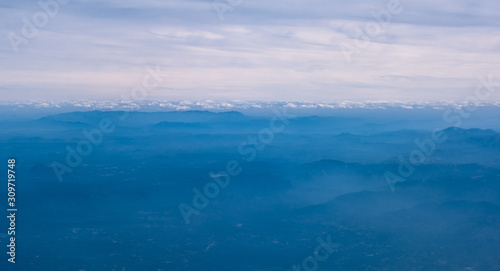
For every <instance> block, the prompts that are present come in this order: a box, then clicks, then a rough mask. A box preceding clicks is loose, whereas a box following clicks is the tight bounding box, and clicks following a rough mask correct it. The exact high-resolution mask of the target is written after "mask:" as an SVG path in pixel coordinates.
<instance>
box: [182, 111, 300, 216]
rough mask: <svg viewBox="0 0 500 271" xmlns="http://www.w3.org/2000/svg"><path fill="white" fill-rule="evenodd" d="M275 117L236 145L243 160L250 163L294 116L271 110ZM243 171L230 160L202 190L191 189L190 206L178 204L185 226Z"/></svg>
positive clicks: (214, 174) (211, 174)
mask: <svg viewBox="0 0 500 271" xmlns="http://www.w3.org/2000/svg"><path fill="white" fill-rule="evenodd" d="M273 112H274V114H275V116H274V117H273V118H272V119H271V120H269V127H268V128H263V129H261V130H260V131H259V132H258V133H257V135H250V136H248V138H247V139H246V140H244V141H242V142H241V143H240V144H239V145H238V148H237V149H238V153H239V154H240V155H241V156H242V158H243V160H244V161H246V162H247V163H251V162H253V161H254V160H255V158H256V157H257V154H258V153H259V152H262V151H263V150H264V149H265V147H266V146H267V145H269V144H271V142H273V140H274V136H275V134H279V133H282V132H283V131H284V130H285V128H286V127H287V126H288V125H289V124H290V121H289V119H290V118H294V117H295V116H293V115H289V114H287V113H286V112H285V108H282V111H281V112H280V111H278V110H276V109H273ZM242 171H243V168H242V167H241V165H240V163H239V162H238V161H236V160H231V161H228V162H227V163H226V167H225V170H222V171H219V172H218V173H214V172H213V171H210V172H209V174H208V175H209V177H210V178H211V179H212V181H211V182H208V183H206V184H205V186H204V187H203V189H202V190H200V189H198V188H196V187H195V188H193V194H194V195H193V200H192V205H188V204H185V203H181V204H179V206H178V208H179V211H180V213H181V215H182V217H183V218H184V222H186V224H190V223H191V220H190V217H191V216H192V215H199V214H200V211H201V210H203V209H205V208H206V207H207V206H208V205H209V204H210V199H214V198H216V197H217V196H218V195H219V193H220V192H221V189H225V188H226V187H227V186H228V185H229V183H230V182H231V177H236V176H238V175H239V174H240V173H241V172H242Z"/></svg>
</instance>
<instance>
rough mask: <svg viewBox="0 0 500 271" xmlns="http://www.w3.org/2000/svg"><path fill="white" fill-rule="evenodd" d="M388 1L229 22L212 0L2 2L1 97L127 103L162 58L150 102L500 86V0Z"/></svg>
mask: <svg viewBox="0 0 500 271" xmlns="http://www.w3.org/2000/svg"><path fill="white" fill-rule="evenodd" d="M47 1H49V0H42V2H47ZM52 1H55V0H52ZM66 1H68V0H66ZM391 1H395V0H391ZM391 1H386V0H366V1H355V0H351V1H328V0H303V1H296V0H287V1H282V0H273V1H270V0H267V1H263V0H229V3H232V4H233V5H234V7H232V11H229V10H228V11H227V12H225V13H224V15H223V17H224V19H223V20H221V19H220V18H219V16H218V14H217V12H216V10H215V9H214V6H213V3H214V1H201V0H199V1H194V0H134V1H132V0H108V1H102V0H72V1H71V0H70V1H69V2H68V3H66V4H60V5H59V10H58V12H56V13H55V14H51V15H53V16H52V17H51V16H47V17H46V18H48V22H47V24H46V25H44V22H43V19H44V17H43V16H44V15H43V14H42V15H41V12H43V9H42V8H41V7H40V5H39V4H38V3H37V1H10V0H9V1H7V0H2V1H0V3H1V4H0V12H1V14H2V16H0V25H1V28H0V40H1V42H0V55H1V56H0V59H1V61H0V69H1V71H0V79H1V85H0V93H1V94H2V95H1V97H0V100H24V99H31V100H61V99H82V98H86V99H108V100H109V99H120V97H121V96H122V95H126V94H127V93H128V94H129V93H130V91H131V89H132V88H133V87H134V86H136V85H140V84H141V82H142V79H143V77H144V76H145V75H146V74H147V72H146V69H147V67H154V66H156V65H159V67H160V70H161V72H162V73H163V75H164V80H163V82H162V83H161V84H160V86H159V87H158V88H157V89H154V90H152V91H149V92H148V95H149V96H148V98H149V99H170V100H179V99H186V100H199V99H213V100H262V101H311V102H319V101H321V102H335V101H342V100H348V101H444V100H448V101H451V100H453V101H459V100H463V99H464V98H465V97H466V96H469V95H471V94H473V92H474V89H475V87H476V85H477V84H478V79H477V78H478V76H487V75H488V74H492V75H493V78H494V79H495V78H499V79H497V81H500V72H499V71H500V69H499V68H500V1H496V0H490V1H478V0H439V1H436V0H432V1H431V0H420V1H417V0H413V1H408V0H401V1H400V6H397V5H396V4H393V5H392V6H391V4H389V2H391ZM216 3H219V4H218V6H219V7H224V5H226V4H223V3H228V2H226V1H221V2H216ZM388 6H391V7H392V9H390V8H388ZM391 10H392V13H391V22H390V23H388V24H378V23H376V22H377V20H376V19H375V17H374V16H373V14H381V13H384V14H387V12H390V11H391ZM36 14H38V17H37V16H36ZM34 15H35V17H36V18H38V19H39V22H38V24H39V25H40V26H39V27H37V26H35V27H36V29H37V31H38V32H37V33H36V35H33V34H32V33H28V34H32V35H28V37H27V36H26V35H23V31H22V29H23V27H24V25H25V22H24V21H23V20H24V19H23V18H26V19H27V20H29V21H30V22H32V21H33V16H34ZM383 18H384V19H386V18H387V17H383ZM376 27H379V28H376ZM356 29H360V30H361V31H362V34H363V32H365V33H366V29H368V31H370V34H371V35H370V36H367V37H368V42H366V43H361V42H360V41H359V40H358V39H361V37H360V35H359V33H357V31H356ZM379 30H380V31H379ZM25 32H26V31H25ZM16 42H17V44H16ZM13 44H14V46H13ZM341 44H343V46H347V45H346V44H348V45H349V46H347V47H346V48H350V50H351V51H352V52H355V53H352V54H351V55H350V61H348V60H347V58H346V57H345V55H346V53H345V52H343V51H342V46H341ZM356 44H358V46H357V45H356ZM359 45H362V46H359ZM15 49H18V52H17V53H16V52H15ZM492 100H495V101H500V93H497V95H496V96H494V97H493V98H492Z"/></svg>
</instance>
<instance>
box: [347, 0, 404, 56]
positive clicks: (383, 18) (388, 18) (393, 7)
mask: <svg viewBox="0 0 500 271" xmlns="http://www.w3.org/2000/svg"><path fill="white" fill-rule="evenodd" d="M401 12H403V7H402V6H401V2H400V1H399V0H390V1H389V3H387V5H386V8H385V9H383V10H381V11H379V12H374V11H371V12H370V13H371V15H372V17H373V20H372V21H370V22H367V23H366V24H365V27H364V29H361V28H359V27H357V26H355V27H353V30H354V40H353V44H351V43H348V42H341V43H340V44H339V46H340V50H341V51H342V54H343V55H344V58H345V60H346V62H347V64H350V63H351V62H352V55H353V54H356V55H359V54H360V53H361V50H362V49H364V48H366V47H368V45H370V43H371V42H372V40H373V39H374V38H376V37H377V36H379V35H380V33H382V30H384V29H385V28H387V27H388V26H389V24H390V23H391V22H392V16H393V15H399V14H401Z"/></svg>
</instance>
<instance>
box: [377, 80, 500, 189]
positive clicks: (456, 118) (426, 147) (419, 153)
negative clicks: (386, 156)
mask: <svg viewBox="0 0 500 271" xmlns="http://www.w3.org/2000/svg"><path fill="white" fill-rule="evenodd" d="M495 87H500V82H493V76H492V75H491V74H490V75H488V78H485V77H482V76H481V77H479V84H478V85H477V87H476V89H475V91H474V95H473V96H468V97H466V98H465V99H464V100H463V104H464V106H461V107H459V108H454V109H448V110H446V111H445V112H444V113H443V120H444V121H445V122H446V123H447V124H448V125H451V126H454V127H461V126H462V124H463V122H464V120H466V119H468V118H469V117H470V115H471V113H472V112H474V111H476V110H477V106H478V104H479V103H480V102H484V101H487V100H488V99H489V98H490V97H491V95H493V94H494V93H495V91H496V90H495ZM447 140H448V137H447V136H446V135H444V132H443V129H439V128H438V129H434V131H433V132H432V134H431V135H430V137H428V138H426V139H424V140H419V139H415V145H416V148H415V149H414V150H413V151H412V152H410V154H409V155H408V157H403V156H402V155H399V156H398V161H399V166H398V171H397V173H393V172H392V171H386V172H385V173H384V177H385V179H386V181H387V184H388V185H389V187H390V189H391V191H392V192H394V191H395V187H394V184H395V183H398V182H404V181H405V180H406V178H409V177H411V176H412V175H413V174H414V173H415V168H416V167H418V166H421V165H422V164H423V163H424V162H425V160H426V159H427V158H428V157H430V156H432V155H433V154H434V151H435V150H436V147H437V145H438V144H443V143H445V142H446V141H447Z"/></svg>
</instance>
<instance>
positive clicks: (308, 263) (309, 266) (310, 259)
mask: <svg viewBox="0 0 500 271" xmlns="http://www.w3.org/2000/svg"><path fill="white" fill-rule="evenodd" d="M316 241H317V242H318V246H316V248H315V249H314V251H313V254H312V256H307V257H306V258H304V259H303V260H302V263H301V265H293V266H292V269H291V270H292V271H299V270H304V271H315V270H317V269H318V265H319V263H320V262H325V261H326V260H328V258H330V256H331V255H332V254H333V253H334V252H335V251H336V249H337V248H339V247H340V244H337V243H332V240H331V235H328V236H327V237H326V242H325V241H324V240H323V239H321V237H318V238H316Z"/></svg>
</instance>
